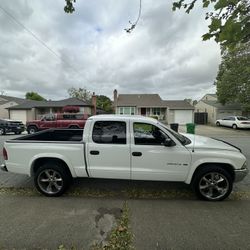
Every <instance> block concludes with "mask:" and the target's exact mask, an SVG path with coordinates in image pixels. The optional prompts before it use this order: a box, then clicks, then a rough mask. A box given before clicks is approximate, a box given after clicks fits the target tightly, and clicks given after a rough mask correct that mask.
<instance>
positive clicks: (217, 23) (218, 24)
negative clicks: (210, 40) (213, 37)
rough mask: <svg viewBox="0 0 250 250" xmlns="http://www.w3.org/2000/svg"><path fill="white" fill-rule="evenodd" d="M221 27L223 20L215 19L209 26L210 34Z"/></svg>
mask: <svg viewBox="0 0 250 250" xmlns="http://www.w3.org/2000/svg"><path fill="white" fill-rule="evenodd" d="M220 27H221V20H220V19H219V18H215V17H214V18H213V19H212V22H211V24H210V25H209V31H210V33H211V32H213V31H216V30H218V29H220Z"/></svg>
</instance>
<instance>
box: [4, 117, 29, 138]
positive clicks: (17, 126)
mask: <svg viewBox="0 0 250 250" xmlns="http://www.w3.org/2000/svg"><path fill="white" fill-rule="evenodd" d="M24 130H25V127H24V124H23V123H22V122H21V121H13V120H9V119H0V135H5V134H7V133H15V134H16V135H19V134H21V133H22V132H23V131H24Z"/></svg>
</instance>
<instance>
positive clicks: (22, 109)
mask: <svg viewBox="0 0 250 250" xmlns="http://www.w3.org/2000/svg"><path fill="white" fill-rule="evenodd" d="M94 98H95V96H94ZM92 102H93V98H92ZM95 105H96V104H95V103H89V102H86V101H83V100H80V99H77V98H68V99H64V100H60V101H32V100H30V101H27V100H26V102H24V103H22V104H20V105H16V106H11V107H8V108H7V110H8V111H9V118H10V119H13V120H20V121H22V122H23V123H26V122H27V121H30V120H35V119H40V118H41V117H42V116H43V115H44V114H48V113H61V112H62V109H63V108H64V107H66V106H77V107H79V112H80V113H83V114H87V115H91V114H95V112H96V106H95Z"/></svg>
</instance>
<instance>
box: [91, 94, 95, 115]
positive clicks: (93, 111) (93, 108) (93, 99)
mask: <svg viewBox="0 0 250 250" xmlns="http://www.w3.org/2000/svg"><path fill="white" fill-rule="evenodd" d="M91 100H92V105H93V107H92V115H96V95H95V92H93V95H92V98H91Z"/></svg>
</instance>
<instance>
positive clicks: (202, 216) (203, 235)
mask: <svg viewBox="0 0 250 250" xmlns="http://www.w3.org/2000/svg"><path fill="white" fill-rule="evenodd" d="M129 207H130V209H131V222H132V229H133V233H134V234H135V236H136V237H135V242H134V244H135V247H136V249H139V250H140V249H143V250H154V249H155V250H158V249H159V250H160V249H161V250H163V249H183V250H188V249H190V250H191V249H227V250H230V249H233V250H234V249H250V237H249V232H250V216H249V211H250V201H224V202H202V201H195V200H193V201H188V200H186V201H185V200H182V201H178V200H168V201H163V200H162V201H161V200H157V201H155V200H152V201H150V200H132V201H129Z"/></svg>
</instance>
